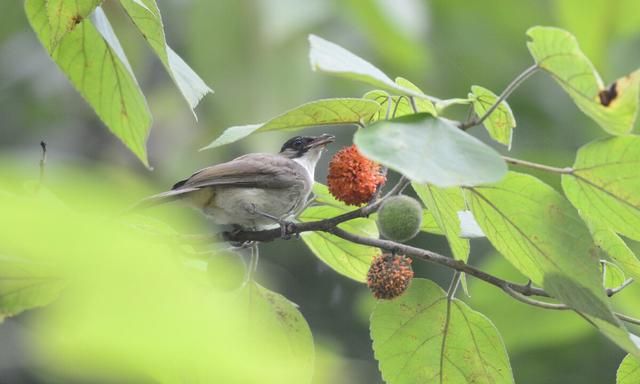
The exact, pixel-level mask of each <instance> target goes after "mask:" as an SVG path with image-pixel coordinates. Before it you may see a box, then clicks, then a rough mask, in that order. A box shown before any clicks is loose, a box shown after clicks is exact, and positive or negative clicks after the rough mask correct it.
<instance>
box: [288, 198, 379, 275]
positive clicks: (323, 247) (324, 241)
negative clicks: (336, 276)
mask: <svg viewBox="0 0 640 384" xmlns="http://www.w3.org/2000/svg"><path fill="white" fill-rule="evenodd" d="M341 213H344V210H343V209H341V208H336V207H334V206H330V205H323V206H317V207H309V208H307V209H306V210H305V211H304V212H302V214H301V215H300V220H301V221H316V220H323V219H327V218H330V217H334V216H337V215H339V214H341ZM338 227H340V228H342V229H344V230H346V231H349V232H351V233H354V234H357V235H360V236H365V237H374V238H377V237H378V227H377V226H376V223H375V222H374V221H373V220H372V219H365V218H359V219H355V220H350V221H347V222H344V223H342V224H340V225H339V226H338ZM301 236H302V240H303V241H304V242H305V244H306V245H307V246H308V247H309V249H310V250H311V252H313V254H314V255H316V256H317V257H318V258H319V259H320V260H322V261H324V262H325V263H326V264H327V265H328V266H329V267H331V268H332V269H334V270H335V271H336V272H338V273H340V274H342V275H344V276H347V277H349V278H351V279H354V280H356V281H360V282H365V281H366V279H367V272H368V271H369V267H370V266H371V261H373V258H374V257H375V256H377V255H379V254H380V251H379V250H378V249H377V248H372V247H368V246H364V245H359V244H355V243H352V242H350V241H347V240H343V239H341V238H339V237H337V236H334V235H331V234H329V233H326V232H319V231H318V232H303V233H302V234H301Z"/></svg>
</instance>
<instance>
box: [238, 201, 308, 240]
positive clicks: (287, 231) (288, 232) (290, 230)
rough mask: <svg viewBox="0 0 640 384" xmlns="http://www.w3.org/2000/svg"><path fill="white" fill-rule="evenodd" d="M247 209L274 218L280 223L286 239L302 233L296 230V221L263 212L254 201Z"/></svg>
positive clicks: (281, 235)
mask: <svg viewBox="0 0 640 384" xmlns="http://www.w3.org/2000/svg"><path fill="white" fill-rule="evenodd" d="M247 211H249V212H250V213H251V214H253V215H258V216H262V217H265V218H267V219H270V220H273V221H274V222H275V223H278V225H279V226H280V237H281V238H282V239H284V240H289V239H291V236H292V235H295V237H296V238H299V237H300V234H298V233H297V232H296V225H295V223H294V222H292V221H289V220H286V219H283V218H280V217H276V216H273V215H270V214H268V213H265V212H261V211H259V210H258V209H257V208H256V205H255V204H254V203H250V204H249V205H248V207H247Z"/></svg>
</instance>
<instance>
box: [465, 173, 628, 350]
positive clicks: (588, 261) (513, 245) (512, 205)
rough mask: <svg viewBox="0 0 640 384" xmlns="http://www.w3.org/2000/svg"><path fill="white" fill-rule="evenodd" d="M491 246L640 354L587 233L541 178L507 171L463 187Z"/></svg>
mask: <svg viewBox="0 0 640 384" xmlns="http://www.w3.org/2000/svg"><path fill="white" fill-rule="evenodd" d="M466 195H467V201H469V202H470V204H471V210H472V212H473V214H474V216H475V217H476V220H477V221H478V224H479V225H480V227H481V228H482V230H483V231H484V233H485V234H486V235H487V238H488V239H489V241H490V242H491V243H492V244H493V246H494V247H495V248H496V249H497V250H498V251H499V252H500V253H501V254H502V255H503V256H504V257H505V258H506V259H507V260H509V262H511V264H513V265H514V266H515V267H516V268H517V269H518V270H519V271H520V272H522V273H523V274H524V275H525V276H527V277H529V278H530V279H531V280H532V281H533V282H534V283H536V284H538V285H541V286H542V287H543V288H544V289H545V290H546V291H547V292H549V293H550V294H551V295H552V296H554V297H555V298H557V299H558V300H560V301H562V302H564V303H565V304H568V305H569V306H571V307H573V308H574V309H576V310H578V311H580V312H582V313H583V314H585V315H588V316H589V318H590V321H591V322H592V323H593V324H594V325H596V326H597V327H598V328H599V329H600V330H601V331H602V332H603V333H604V334H605V335H607V336H608V337H609V338H611V339H612V340H613V341H615V342H616V343H618V344H619V345H620V346H621V347H623V348H625V349H626V350H628V351H630V352H633V353H638V349H637V348H636V347H635V346H634V345H633V344H632V342H631V340H630V338H629V334H628V333H627V332H626V330H624V328H623V327H622V325H621V324H620V323H619V321H618V320H617V319H616V318H615V317H614V315H613V313H612V312H611V308H610V305H609V301H608V300H607V298H606V295H605V294H604V289H603V287H602V283H601V276H600V271H599V268H598V258H597V255H596V252H595V249H594V244H593V242H592V240H591V236H590V234H589V231H588V229H587V227H586V225H585V224H584V222H583V221H582V220H581V219H580V217H579V216H578V214H577V212H575V210H574V209H573V207H572V206H571V205H570V204H569V202H568V201H566V200H565V199H564V198H563V197H562V195H560V194H559V193H558V192H556V191H555V190H554V189H553V188H551V187H550V186H548V185H546V184H544V183H543V182H542V181H540V180H538V179H536V178H534V177H532V176H529V175H525V174H519V173H515V172H510V173H509V174H508V176H507V177H506V178H505V179H504V180H503V181H502V182H500V183H497V184H493V185H488V186H480V187H474V188H467V189H466Z"/></svg>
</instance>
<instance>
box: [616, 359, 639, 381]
mask: <svg viewBox="0 0 640 384" xmlns="http://www.w3.org/2000/svg"><path fill="white" fill-rule="evenodd" d="M638 383H640V362H639V361H638V358H637V357H634V356H632V355H627V356H625V358H624V359H622V363H620V366H619V367H618V373H617V374H616V384H638Z"/></svg>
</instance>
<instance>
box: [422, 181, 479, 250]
mask: <svg viewBox="0 0 640 384" xmlns="http://www.w3.org/2000/svg"><path fill="white" fill-rule="evenodd" d="M411 185H412V186H413V189H414V190H415V191H416V193H417V194H418V197H420V200H422V202H423V203H424V204H425V205H426V206H427V208H428V209H429V212H431V214H432V215H433V217H434V219H435V221H436V223H438V227H440V230H441V231H442V232H443V233H444V235H445V236H446V237H447V241H448V242H449V248H451V253H452V254H453V258H454V259H456V260H462V261H464V262H466V261H467V260H468V259H469V249H470V247H469V240H467V239H463V238H461V237H460V228H461V226H460V219H459V218H458V212H460V211H463V210H464V209H465V203H464V197H463V195H462V191H461V190H460V188H446V189H445V188H438V187H435V186H433V185H429V184H418V183H412V184H411Z"/></svg>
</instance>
